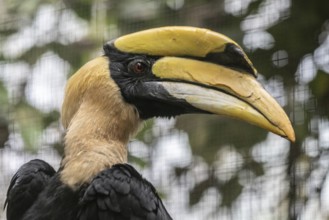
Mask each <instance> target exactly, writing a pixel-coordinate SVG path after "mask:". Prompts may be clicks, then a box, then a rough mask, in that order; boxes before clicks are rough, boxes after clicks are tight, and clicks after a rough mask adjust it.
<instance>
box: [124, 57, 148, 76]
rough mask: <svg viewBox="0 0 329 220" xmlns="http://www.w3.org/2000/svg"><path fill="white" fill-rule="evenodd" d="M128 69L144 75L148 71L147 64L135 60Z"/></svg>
mask: <svg viewBox="0 0 329 220" xmlns="http://www.w3.org/2000/svg"><path fill="white" fill-rule="evenodd" d="M128 68H129V70H130V71H131V72H133V73H136V74H143V73H145V72H146V70H147V64H146V63H145V62H144V61H141V60H134V61H132V62H131V63H129V66H128Z"/></svg>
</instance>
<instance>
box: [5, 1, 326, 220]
mask: <svg viewBox="0 0 329 220" xmlns="http://www.w3.org/2000/svg"><path fill="white" fill-rule="evenodd" d="M236 2H238V3H239V2H240V3H241V5H242V6H243V5H244V6H243V7H242V6H241V5H240V6H241V7H240V8H239V7H238V6H236V7H235V8H234V7H233V6H234V4H235V3H236ZM279 2H280V3H279ZM275 3H278V4H275ZM280 4H282V5H280ZM45 5H48V6H49V5H51V6H52V10H54V11H55V15H56V16H58V18H60V16H61V15H63V14H64V12H65V11H70V12H72V13H74V14H75V15H76V16H77V17H78V19H80V20H81V21H83V22H86V24H87V30H86V34H84V35H83V37H78V38H77V39H76V40H70V41H63V40H61V33H60V27H61V26H65V25H66V24H65V20H64V21H63V20H61V19H58V20H57V21H56V24H55V26H54V28H53V29H52V30H51V33H45V37H46V36H48V35H54V36H58V37H54V38H51V39H52V40H49V41H45V42H43V43H40V42H38V41H36V42H35V43H34V44H32V45H31V46H30V47H28V48H27V49H26V50H22V52H20V53H17V55H14V56H12V55H8V54H7V52H6V51H4V48H5V47H3V46H4V45H5V44H6V43H7V41H8V39H10V38H11V37H12V36H13V35H15V34H17V33H20V32H22V31H23V30H24V29H26V28H28V27H33V24H34V22H35V19H36V17H37V15H38V12H40V8H41V7H43V6H45ZM236 5H239V4H237V3H236ZM0 8H2V9H1V12H2V14H1V15H0V19H1V23H0V45H2V49H0V67H1V66H3V65H5V64H8V63H9V64H15V63H19V62H23V63H25V64H27V65H28V66H29V67H33V66H35V65H36V63H37V62H38V61H39V60H40V58H41V56H42V55H44V54H45V53H46V52H48V51H52V52H53V53H54V54H56V55H57V56H58V57H60V58H61V59H62V60H63V62H64V61H65V62H67V63H68V64H69V65H70V71H69V72H70V73H69V74H68V75H70V74H72V73H73V72H74V71H75V70H77V69H78V68H79V67H80V66H82V65H83V63H85V62H86V61H87V60H88V59H90V58H91V57H93V56H95V54H98V53H99V51H101V46H102V44H103V43H104V42H105V41H108V40H111V39H112V38H115V37H117V36H120V35H122V34H125V33H127V32H134V31H136V30H141V29H145V28H150V27H156V26H164V25H190V26H200V27H205V28H210V29H213V30H215V31H218V32H221V33H223V34H226V35H228V36H230V37H231V38H233V39H234V40H236V41H237V42H238V43H239V44H241V45H244V46H245V48H246V51H247V53H248V55H250V57H251V60H253V62H254V64H255V66H256V67H257V69H258V71H259V72H260V73H261V74H262V76H263V78H261V80H263V82H265V83H269V84H270V82H275V83H277V84H275V85H279V89H282V93H280V95H278V96H277V97H276V98H278V99H279V100H283V101H282V103H283V104H284V108H285V110H286V111H287V112H288V114H289V116H290V118H291V119H292V121H293V122H294V127H295V129H296V136H297V141H296V143H295V144H290V148H289V152H288V156H287V157H286V158H285V162H286V170H285V172H286V173H285V174H286V178H287V179H288V182H289V184H287V191H286V196H285V197H284V198H283V200H285V201H288V204H289V205H288V207H287V209H286V217H287V218H288V219H298V216H299V215H301V211H300V210H299V209H298V208H296V207H297V205H296V204H297V203H298V204H299V202H301V201H302V203H303V204H307V201H308V199H309V198H310V197H312V196H313V195H310V194H307V195H302V193H300V192H301V188H303V187H305V183H306V182H308V181H310V179H309V178H311V176H312V172H315V171H316V169H317V167H318V166H317V165H318V160H317V159H319V157H321V155H315V156H314V155H312V154H311V155H310V154H308V153H307V152H306V150H305V149H306V148H308V146H307V143H308V142H306V141H307V139H308V138H310V137H312V138H314V139H316V140H318V139H319V131H318V130H317V129H315V128H314V127H318V126H317V124H319V123H321V122H322V121H325V120H328V117H329V104H328V103H329V102H328V100H329V75H328V68H323V65H320V63H321V62H323V61H321V59H326V60H328V59H329V58H328V57H329V53H328V48H329V46H328V43H327V45H326V47H327V53H326V54H325V56H327V57H326V58H325V57H316V56H314V54H315V51H316V50H317V49H318V48H319V47H321V46H324V42H325V40H326V39H328V33H329V25H328V21H329V13H328V9H329V1H327V0H318V1H307V0H299V1H289V0H285V1H275V0H254V1H246V2H245V3H243V1H235V0H226V1H218V0H208V1H202V0H192V1H183V0H180V1H178V0H177V1H175V0H167V1H150V0H142V1H138V2H137V1H132V0H123V1H110V0H109V1H91V0H83V1H78V0H63V1H50V0H48V1H18V0H14V1H12V0H11V1H8V0H7V1H3V2H1V1H0ZM229 8H231V9H229ZM257 17H259V19H258V20H256V18H257ZM262 22H263V23H262ZM34 28H37V27H34ZM75 31H77V30H76V29H72V30H71V32H72V35H74V34H75ZM260 35H262V36H265V40H264V39H263V38H261V37H259V36H260ZM22 37H24V35H22ZM261 40H263V41H264V42H261ZM327 41H328V40H327ZM261 43H263V44H261ZM257 45H258V46H257ZM259 45H260V46H259ZM280 51H281V52H280ZM282 51H283V52H282ZM306 56H310V57H311V61H312V63H313V65H314V66H315V73H314V74H313V73H312V71H313V69H312V68H310V69H301V67H302V66H303V62H304V58H305V57H306ZM281 61H283V62H281ZM326 65H327V66H328V63H327V64H326ZM303 74H306V75H307V74H309V75H312V74H313V75H314V77H313V78H311V80H308V81H307V80H306V81H305V80H304V81H303V80H301V78H302V77H303V76H302V75H303ZM1 79H3V78H0V80H1ZM29 79H30V78H29V77H26V78H25V82H21V84H22V86H21V88H20V90H21V91H20V93H19V94H20V95H19V97H16V98H15V100H13V99H12V98H11V97H10V95H9V94H8V91H7V90H8V88H7V87H6V86H5V82H1V81H0V148H2V147H7V148H11V147H12V146H10V144H8V140H9V135H10V134H11V133H12V134H13V133H17V132H18V133H20V135H21V137H22V140H23V142H24V147H25V150H27V151H30V152H36V151H37V150H38V149H39V147H40V146H41V145H42V142H41V141H40V140H41V139H40V137H41V136H42V134H43V131H44V130H45V129H46V128H49V127H50V126H53V124H54V123H58V121H59V110H51V111H48V112H47V111H43V110H41V109H38V108H37V107H35V106H33V105H32V104H30V103H28V101H26V100H27V99H26V92H25V91H26V84H27V83H28V80H29ZM269 86H270V85H269ZM275 89H277V88H275ZM298 89H299V90H300V91H301V92H300V93H303V94H299V93H298ZM300 95H306V97H309V98H300V97H298V96H300ZM191 118H193V120H191ZM314 123H315V124H316V125H315V126H314ZM154 125H155V123H154V121H150V122H148V123H147V124H146V126H145V127H144V128H143V130H142V131H141V132H140V133H139V135H138V136H137V139H138V140H140V141H142V142H143V143H145V144H146V145H147V146H149V151H152V150H153V149H152V147H153V146H155V145H156V144H157V134H155V133H154V132H153V130H152V129H153V126H154ZM16 128H18V130H17V129H16ZM176 129H178V130H182V131H185V132H187V133H188V134H189V144H190V147H191V151H192V154H193V156H194V157H195V158H201V159H202V161H203V162H205V163H206V164H207V166H208V168H209V172H208V178H207V179H204V180H201V181H199V182H198V181H196V180H194V182H195V181H196V182H195V184H193V186H192V188H191V189H190V196H189V198H190V200H189V204H190V205H191V206H193V205H195V204H197V203H199V202H200V199H201V198H202V196H203V195H204V193H205V192H206V191H207V190H208V189H209V188H214V189H216V190H217V192H218V193H219V194H220V195H221V197H222V201H221V203H220V206H224V207H231V206H232V204H234V202H235V201H236V199H237V198H238V197H239V195H241V193H242V192H243V188H244V185H243V184H241V183H240V181H241V179H240V177H239V176H240V175H241V172H244V171H250V172H251V173H253V175H254V178H257V177H259V176H262V175H264V173H265V172H266V171H265V168H264V164H263V163H262V162H261V161H259V160H255V158H254V157H253V155H252V152H253V148H254V146H255V145H257V144H261V143H263V142H264V141H266V139H267V138H268V135H267V133H266V132H265V131H263V130H261V129H259V128H255V127H254V126H252V125H248V124H245V123H242V122H239V121H235V120H231V119H227V118H220V117H212V116H209V115H205V116H200V115H198V116H189V115H188V116H182V117H179V118H178V119H177V120H176V123H175V126H174V128H173V130H176ZM169 132H170V131H169ZM52 146H53V147H54V148H55V149H57V151H58V152H59V153H62V149H63V146H62V142H61V141H59V142H56V143H52ZM227 146H229V147H231V148H233V149H235V151H236V152H237V153H238V154H239V155H242V158H243V160H242V164H241V165H240V166H239V167H238V168H237V169H236V170H235V172H234V173H233V175H231V177H230V178H229V179H227V180H225V181H222V180H220V179H219V178H218V175H215V173H216V169H218V168H217V167H216V165H215V163H216V161H217V160H218V157H217V155H218V151H219V149H221V148H224V147H227ZM318 147H320V148H321V147H322V149H321V152H322V153H325V152H326V151H327V148H328V146H318ZM302 158H308V159H307V160H303V161H304V162H305V163H306V164H308V166H307V167H311V169H307V170H305V172H306V173H307V175H305V176H303V177H302V178H301V179H299V180H298V181H296V178H294V177H295V176H296V175H297V168H296V167H297V165H298V164H299V161H301V160H302ZM130 159H131V160H132V161H134V162H135V163H137V164H139V165H140V166H141V167H145V166H147V165H148V164H149V163H148V162H149V161H145V160H152V159H149V158H144V159H143V158H138V157H136V156H134V155H130ZM191 163H193V162H191ZM191 172H193V164H189V165H187V166H185V167H182V166H177V167H174V168H173V171H172V173H173V175H174V176H175V179H178V180H179V179H182V178H184V176H185V177H186V176H188V175H189V173H191ZM189 178H190V177H189ZM323 178H324V179H326V174H324V175H323ZM192 182H193V181H192ZM321 184H322V185H321ZM323 184H324V181H322V182H321V183H320V185H317V186H316V187H318V188H322V187H323ZM317 196H318V197H317V198H318V199H320V197H321V195H320V194H319V195H317ZM281 202H283V201H281ZM298 207H299V206H298ZM296 210H297V211H296Z"/></svg>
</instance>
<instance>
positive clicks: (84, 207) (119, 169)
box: [78, 164, 172, 220]
mask: <svg viewBox="0 0 329 220" xmlns="http://www.w3.org/2000/svg"><path fill="white" fill-rule="evenodd" d="M80 202H81V203H80V204H81V206H80V209H79V214H78V219H79V220H91V219H93V220H94V219H95V220H97V219H98V220H111V219H113V220H117V219H120V220H141V219H143V220H144V219H146V220H153V219H154V220H155V219H157V220H170V219H172V218H171V217H170V216H169V214H168V212H167V211H166V209H165V207H164V205H163V204H162V201H161V199H160V198H159V196H158V195H157V193H156V190H155V189H154V187H153V186H152V185H151V184H150V183H149V182H148V181H147V180H145V179H143V178H142V176H141V175H140V174H139V173H138V172H137V171H136V170H135V169H134V168H133V167H132V166H130V165H128V164H117V165H114V166H113V167H111V168H109V169H106V170H104V171H102V172H101V173H100V174H98V175H97V176H96V177H95V178H94V179H93V181H92V182H91V183H90V185H89V186H87V188H86V191H85V193H84V195H83V196H82V198H81V201H80Z"/></svg>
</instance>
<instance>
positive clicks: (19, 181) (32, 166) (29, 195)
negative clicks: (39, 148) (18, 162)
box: [5, 160, 55, 220]
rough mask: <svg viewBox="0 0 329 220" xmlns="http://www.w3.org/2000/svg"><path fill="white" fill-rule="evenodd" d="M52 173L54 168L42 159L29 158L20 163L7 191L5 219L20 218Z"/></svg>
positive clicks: (16, 219)
mask: <svg viewBox="0 0 329 220" xmlns="http://www.w3.org/2000/svg"><path fill="white" fill-rule="evenodd" d="M54 174H55V170H54V169H53V168H52V167H51V166H50V165H49V164H48V163H46V162H44V161H42V160H31V161H30V162H27V163H26V164H24V165H22V166H21V167H20V168H19V169H18V171H17V172H16V174H15V175H14V176H13V178H12V179H11V181H10V185H9V188H8V191H7V199H6V202H5V207H6V206H7V220H19V219H21V218H22V216H23V215H24V213H25V212H26V211H27V210H28V209H29V208H30V207H31V205H32V204H33V203H34V201H35V200H36V199H37V197H38V195H39V193H40V192H41V191H43V189H44V188H45V187H46V186H47V184H48V182H49V179H50V178H51V177H52V176H53V175H54Z"/></svg>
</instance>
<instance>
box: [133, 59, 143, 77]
mask: <svg viewBox="0 0 329 220" xmlns="http://www.w3.org/2000/svg"><path fill="white" fill-rule="evenodd" d="M144 71H145V66H144V64H143V63H141V62H138V63H135V65H134V72H135V73H139V74H140V73H144Z"/></svg>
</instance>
